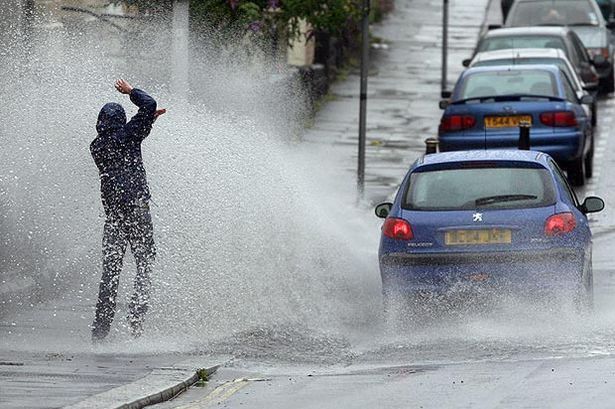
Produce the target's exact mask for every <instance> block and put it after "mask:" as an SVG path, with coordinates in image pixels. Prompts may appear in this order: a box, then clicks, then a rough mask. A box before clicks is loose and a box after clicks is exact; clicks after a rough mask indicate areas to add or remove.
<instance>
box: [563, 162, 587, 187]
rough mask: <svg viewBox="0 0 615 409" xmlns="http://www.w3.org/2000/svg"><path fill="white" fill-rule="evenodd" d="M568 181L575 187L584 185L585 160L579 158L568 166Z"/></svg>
mask: <svg viewBox="0 0 615 409" xmlns="http://www.w3.org/2000/svg"><path fill="white" fill-rule="evenodd" d="M567 171H568V180H569V181H570V184H571V185H572V186H575V187H579V186H583V185H584V184H585V158H584V157H583V156H581V157H580V158H579V159H577V160H575V161H573V162H572V163H571V164H570V165H569V166H568V169H567Z"/></svg>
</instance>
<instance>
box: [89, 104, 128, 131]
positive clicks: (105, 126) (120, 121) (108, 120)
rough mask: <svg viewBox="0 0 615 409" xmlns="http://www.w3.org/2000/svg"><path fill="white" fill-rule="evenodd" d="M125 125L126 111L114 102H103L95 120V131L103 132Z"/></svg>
mask: <svg viewBox="0 0 615 409" xmlns="http://www.w3.org/2000/svg"><path fill="white" fill-rule="evenodd" d="M124 125H126V111H124V108H123V107H122V106H121V105H120V104H117V103H115V102H110V103H108V104H105V106H104V107H102V109H101V110H100V113H99V114H98V121H97V122H96V131H97V132H98V133H99V134H100V133H105V132H109V131H113V130H116V129H119V128H121V127H123V126H124Z"/></svg>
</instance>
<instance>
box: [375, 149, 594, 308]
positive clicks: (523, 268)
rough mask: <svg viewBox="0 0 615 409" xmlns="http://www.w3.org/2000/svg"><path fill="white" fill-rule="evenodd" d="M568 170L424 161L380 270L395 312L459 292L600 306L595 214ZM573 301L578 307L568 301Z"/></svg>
mask: <svg viewBox="0 0 615 409" xmlns="http://www.w3.org/2000/svg"><path fill="white" fill-rule="evenodd" d="M603 208H604V202H603V200H602V199H600V198H598V197H588V198H587V199H586V200H585V201H584V202H583V203H580V202H579V201H578V200H577V197H576V195H575V193H574V191H573V190H572V189H571V187H570V185H569V184H568V182H567V180H566V178H565V177H564V174H563V173H562V170H561V169H560V168H559V166H558V165H557V164H556V162H555V161H554V160H553V158H551V157H550V156H549V155H547V154H544V153H541V152H536V151H521V150H482V151H479V150H476V151H464V152H449V153H436V154H431V155H426V156H424V157H423V158H421V159H419V160H417V161H416V162H415V163H414V164H413V165H412V166H411V168H410V170H409V171H408V173H407V175H406V176H405V178H404V180H403V182H402V184H401V186H400V188H399V190H398V192H397V195H396V197H395V201H394V202H393V203H382V204H380V205H378V206H377V207H376V215H377V216H378V217H381V218H384V219H385V220H384V224H383V226H382V235H381V241H380V249H379V254H378V257H379V264H380V273H381V278H382V289H383V296H384V304H385V309H388V308H390V306H391V305H394V304H396V303H399V302H404V303H405V302H407V301H409V302H412V303H414V304H411V305H420V303H421V300H422V299H424V298H425V297H431V296H433V295H443V296H445V295H446V294H447V293H448V292H450V291H452V290H456V289H457V290H458V289H460V288H461V289H464V291H465V290H468V291H469V292H470V293H472V292H473V291H474V290H484V289H488V290H497V291H500V290H504V289H508V290H510V291H513V293H514V292H521V293H522V294H526V293H527V292H528V291H530V290H532V291H536V292H537V293H542V292H547V293H548V292H551V291H565V292H564V293H563V294H566V297H567V298H569V299H570V300H571V301H574V302H575V303H576V304H575V305H580V306H587V305H591V300H592V294H593V279H592V264H591V258H592V257H591V255H592V242H591V232H590V228H589V225H588V220H587V214H588V213H592V212H598V211H601V210H602V209H603ZM568 295H570V297H568Z"/></svg>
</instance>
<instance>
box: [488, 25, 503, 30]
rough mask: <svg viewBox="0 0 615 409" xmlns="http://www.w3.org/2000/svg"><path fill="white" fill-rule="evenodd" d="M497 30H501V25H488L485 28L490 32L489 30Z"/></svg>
mask: <svg viewBox="0 0 615 409" xmlns="http://www.w3.org/2000/svg"><path fill="white" fill-rule="evenodd" d="M498 28H502V25H501V24H489V25H488V26H487V30H489V31H491V30H497V29H498Z"/></svg>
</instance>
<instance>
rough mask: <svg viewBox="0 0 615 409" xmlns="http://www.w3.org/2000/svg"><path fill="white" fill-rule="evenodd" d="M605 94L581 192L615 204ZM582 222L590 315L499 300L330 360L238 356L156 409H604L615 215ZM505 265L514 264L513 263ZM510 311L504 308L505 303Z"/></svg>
mask: <svg viewBox="0 0 615 409" xmlns="http://www.w3.org/2000/svg"><path fill="white" fill-rule="evenodd" d="M614 117H615V100H614V99H613V98H612V97H610V98H606V99H603V100H602V101H601V103H600V118H601V119H600V124H599V129H598V138H597V152H596V164H597V169H599V171H598V172H597V173H596V175H595V177H594V178H593V179H592V180H591V181H590V182H589V183H588V184H587V186H585V187H584V188H583V189H579V190H578V192H577V193H578V195H579V197H580V198H582V197H584V196H587V195H590V194H598V195H600V196H602V197H603V198H604V199H605V200H606V201H607V203H614V202H613V200H615V178H612V177H611V175H613V174H614V173H613V171H612V168H611V167H612V166H613V164H614V162H613V159H612V158H613V157H614V155H615V144H614V143H612V142H611V141H609V136H610V135H609V134H610V132H609V130H610V129H612V127H613V123H612V118H614ZM613 209H614V208H613V207H608V208H607V210H605V212H604V213H601V214H599V215H595V216H593V218H592V226H593V229H594V232H595V235H596V236H595V243H594V277H595V311H594V314H593V315H592V316H590V317H582V316H578V315H576V314H574V313H572V312H571V311H566V310H565V309H564V310H557V309H556V310H554V311H548V307H545V305H544V304H537V305H538V306H519V305H510V306H505V307H504V308H503V309H501V310H500V312H499V313H496V314H494V315H493V316H487V317H485V316H481V317H474V316H473V315H472V314H471V313H470V314H466V315H464V316H462V317H457V318H454V319H451V320H447V321H445V322H438V321H435V322H431V323H430V325H428V327H427V328H418V329H416V330H415V329H410V330H401V331H400V332H399V333H395V334H391V333H387V332H385V331H383V330H382V328H379V329H378V328H377V327H378V326H377V325H376V326H375V328H372V330H371V331H367V332H364V333H362V334H360V335H357V338H356V339H355V340H354V341H355V342H356V343H355V342H353V345H352V353H351V356H350V357H349V358H348V360H347V361H346V362H344V363H343V364H337V365H325V366H322V365H317V364H309V363H298V364H289V363H280V362H276V361H267V360H266V359H265V360H264V361H262V360H261V361H255V360H253V359H250V358H246V359H237V360H236V361H235V362H234V363H233V364H231V365H229V366H227V367H226V368H223V369H220V370H219V371H218V372H217V373H216V374H215V375H214V376H213V378H212V379H211V381H210V382H209V383H208V385H207V386H206V387H194V388H192V389H190V390H189V391H188V392H186V393H185V394H184V395H181V396H180V397H178V398H177V399H176V400H174V401H171V402H167V403H165V404H160V405H157V406H155V407H156V408H161V409H162V408H184V409H187V408H195V409H196V408H207V407H223V408H240V407H241V408H265V407H266V408H272V409H275V408H280V409H282V408H289V407H293V408H365V407H375V408H377V407H382V408H581V407H591V408H612V407H613V406H614V405H615V398H614V397H613V388H614V385H615V356H614V355H613V354H614V353H615V302H614V301H613V294H614V291H615V262H614V261H613V258H612V248H613V247H612V246H613V242H614V241H615V229H614V228H613V227H614V226H615V210H613ZM511 270H514V266H511ZM507 308H508V309H507Z"/></svg>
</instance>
